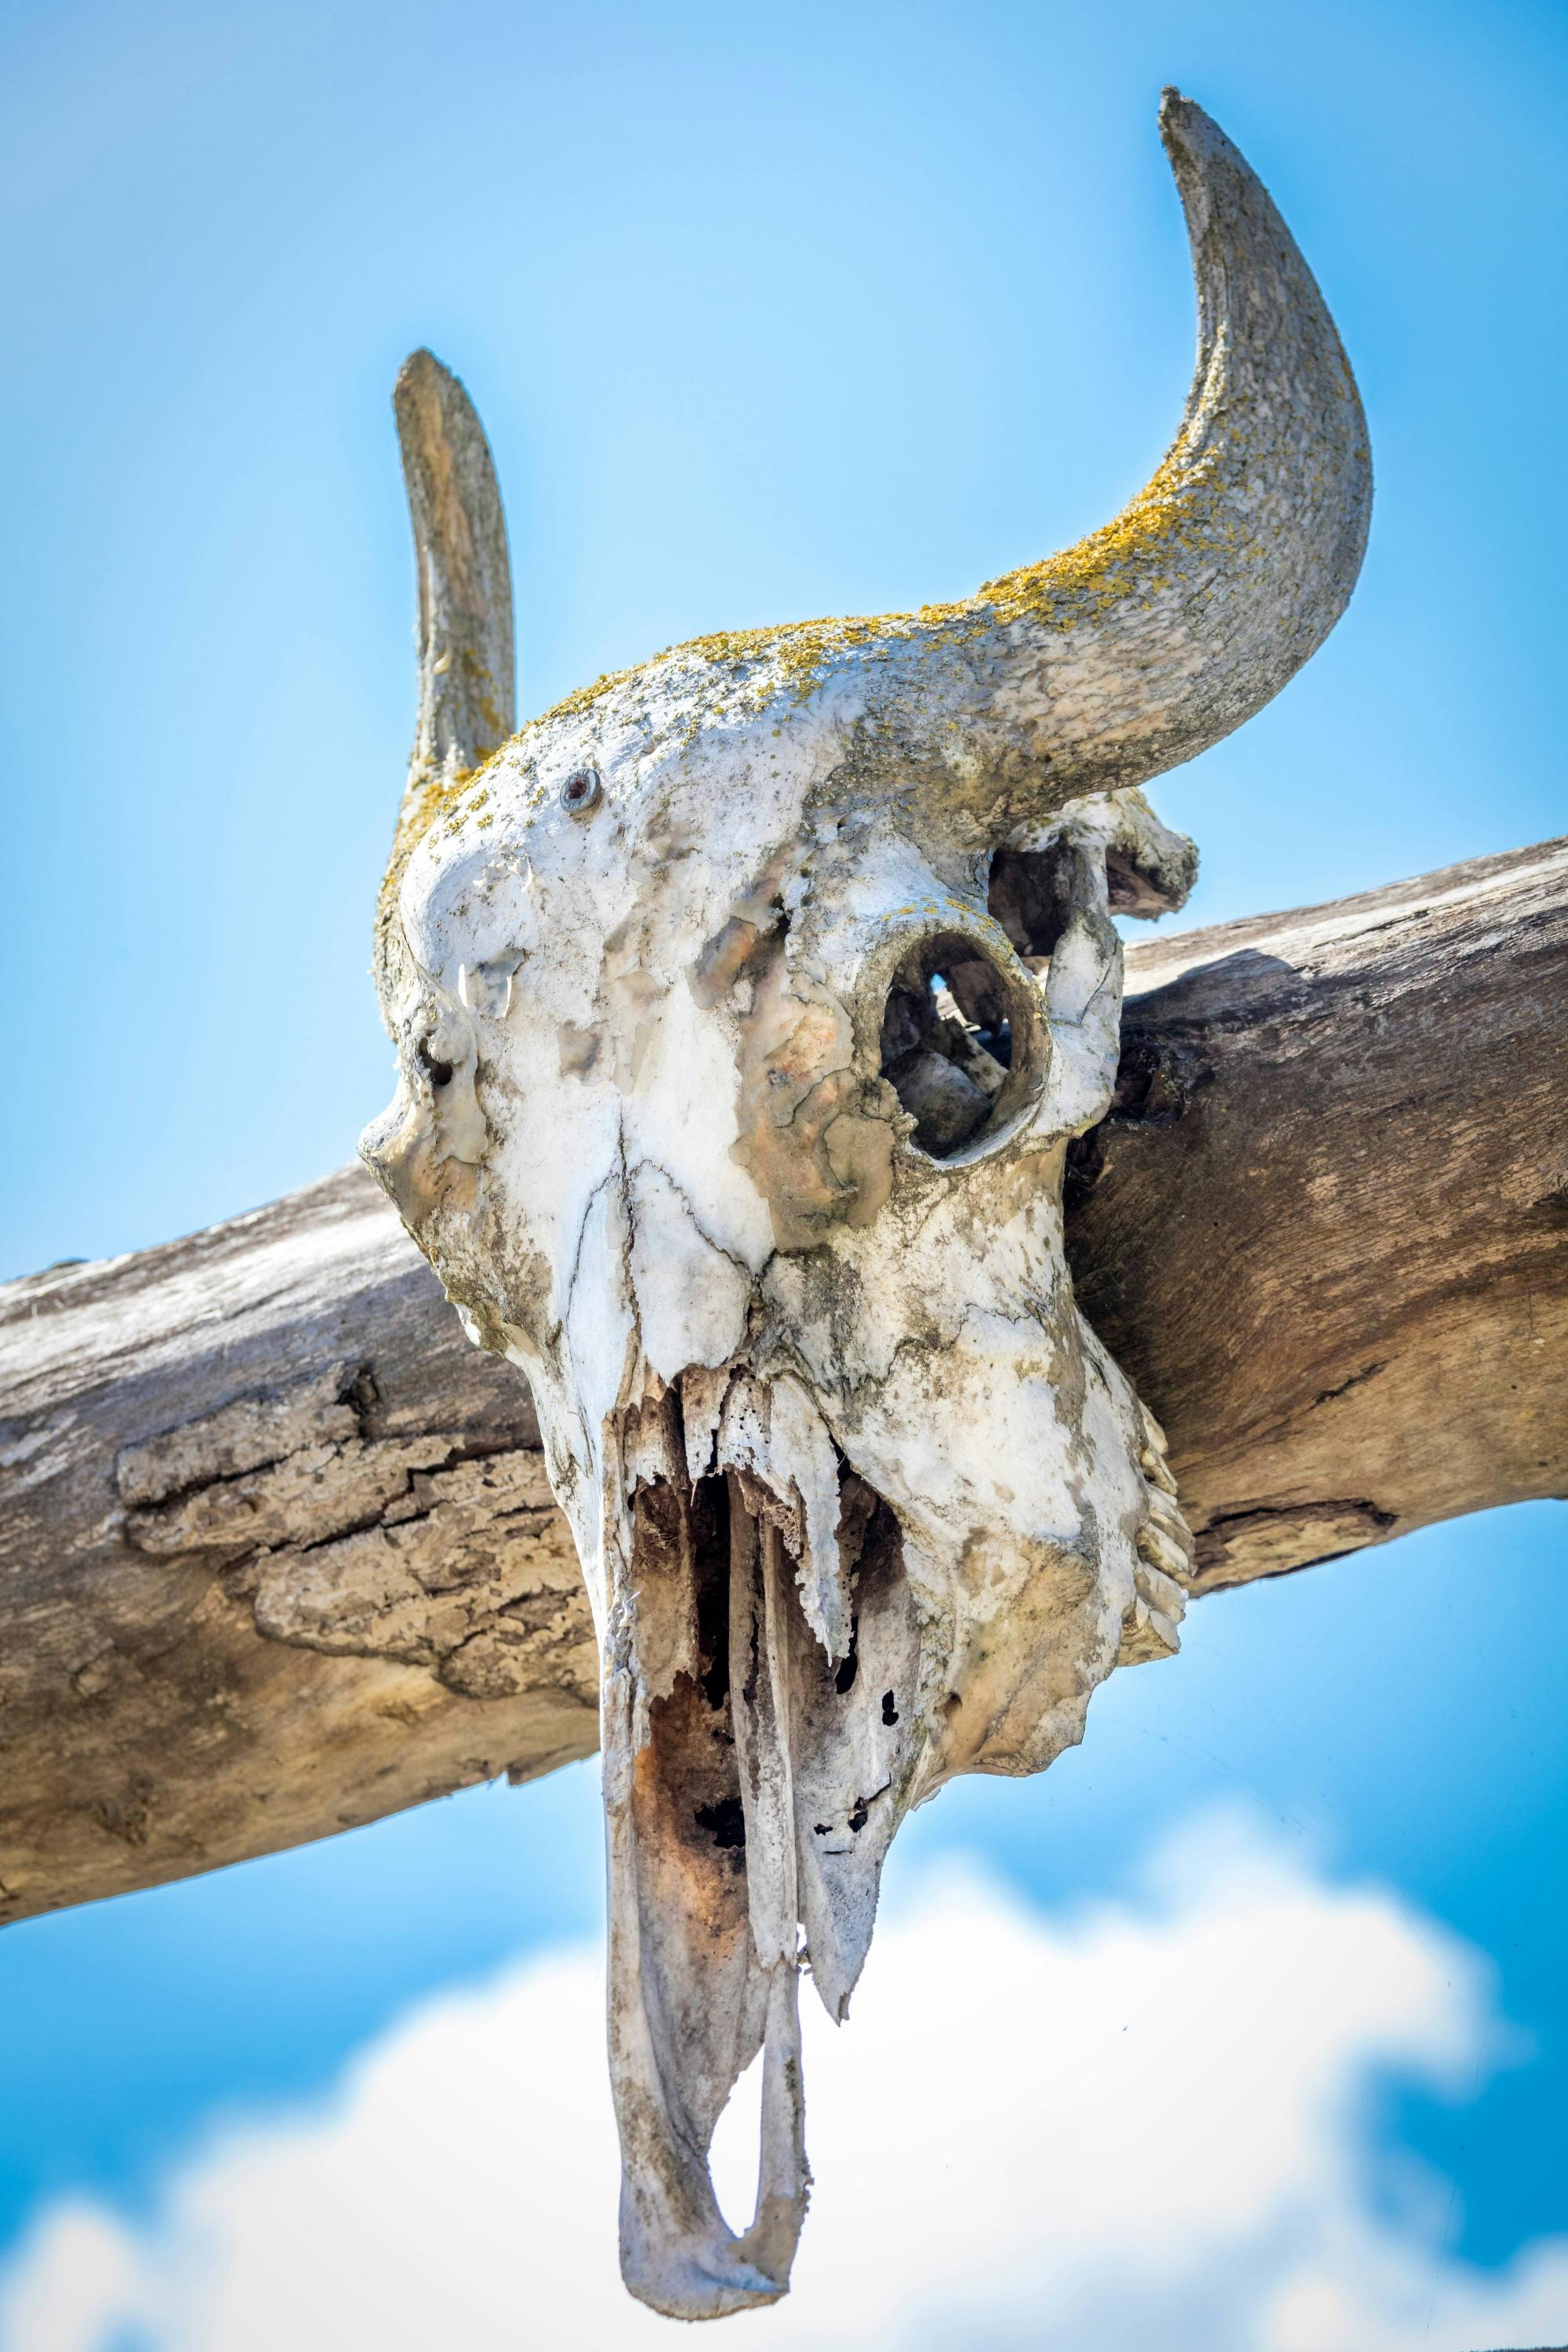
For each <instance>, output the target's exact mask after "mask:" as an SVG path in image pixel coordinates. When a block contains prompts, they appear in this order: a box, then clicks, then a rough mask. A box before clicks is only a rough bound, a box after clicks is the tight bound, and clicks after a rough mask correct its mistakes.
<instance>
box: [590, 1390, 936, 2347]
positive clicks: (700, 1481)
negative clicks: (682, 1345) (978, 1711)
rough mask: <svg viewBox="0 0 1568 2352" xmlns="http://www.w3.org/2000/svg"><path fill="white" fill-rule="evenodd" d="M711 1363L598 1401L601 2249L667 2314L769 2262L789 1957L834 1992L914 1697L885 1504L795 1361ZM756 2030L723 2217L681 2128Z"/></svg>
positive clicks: (719, 2093) (717, 2293) (776, 2198)
mask: <svg viewBox="0 0 1568 2352" xmlns="http://www.w3.org/2000/svg"><path fill="white" fill-rule="evenodd" d="M722 1377H723V1376H721V1379H720V1381H715V1378H714V1376H713V1375H712V1374H711V1373H701V1374H698V1375H695V1376H692V1377H690V1378H689V1380H688V1381H687V1382H685V1383H684V1384H683V1390H684V1394H683V1393H681V1392H678V1391H668V1390H663V1391H661V1392H658V1393H656V1394H655V1395H653V1396H652V1397H651V1398H646V1399H645V1401H644V1402H642V1403H641V1405H640V1406H638V1407H637V1408H634V1409H633V1410H632V1411H631V1412H629V1413H628V1414H626V1417H625V1419H624V1422H623V1424H622V1428H621V1431H620V1433H619V1435H620V1445H619V1448H618V1451H619V1454H620V1459H621V1464H622V1467H623V1474H624V1476H625V1478H626V1482H627V1483H626V1491H627V1495H628V1501H627V1507H626V1510H625V1512H624V1513H623V1514H622V1532H623V1538H624V1542H623V1546H622V1547H619V1548H618V1549H620V1551H621V1557H622V1559H624V1561H625V1565H626V1573H625V1575H624V1576H616V1577H615V1578H614V1580H613V1582H612V1589H611V1592H610V1594H609V1596H608V1598H609V1622H608V1624H607V1627H606V1661H605V1677H604V1697H603V1722H602V1739H603V1748H604V1776H605V1816H606V1823H607V1830H608V1852H609V1903H610V2003H609V2006H610V2045H611V2062H612V2063H611V2071H612V2074H613V2077H614V2081H615V2085H616V2116H617V2122H618V2125H619V2128H620V2136H621V2149H622V2158H623V2167H624V2174H623V2189H622V2198H621V2251H622V2265H623V2269H624V2271H625V2274H626V2283H627V2284H628V2285H629V2286H630V2287H631V2288H632V2290H633V2292H634V2293H635V2294H637V2295H639V2296H640V2297H641V2298H642V2300H643V2301H645V2302H647V2303H650V2304H652V2305H654V2307H655V2308H656V2309H658V2310H659V2311H662V2312H665V2313H667V2314H668V2315H670V2316H671V2317H674V2318H682V2319H700V2318H717V2317H720V2316H721V2315H723V2314H725V2313H727V2312H731V2311H737V2310H742V2309H744V2308H746V2307H748V2306H750V2305H758V2304H764V2303H772V2302H773V2301H775V2300H776V2299H777V2298H778V2297H779V2296H780V2295H781V2294H784V2291H785V2289H786V2288H787V2286H788V2284H789V2272H790V2264H791V2263H792V2261H793V2259H794V2255H795V2244H796V2242H797V2240H798V2238H799V2235H800V2230H801V2225H802V2222H803V2221H804V2220H805V2207H806V2200H807V2196H808V2192H809V2188H810V2179H811V2176H810V2172H809V2170H808V2168H807V2166H806V2161H805V2137H804V2132H805V2126H804V2092H803V2084H802V2077H801V2056H800V2021H799V2013H798V1994H799V1978H800V1971H801V1969H802V1966H803V1965H809V1967H810V1969H811V1971H812V1975H813V1978H814V1979H815V1981H816V1987H817V1990H818V1992H819V1993H820V1995H821V1997H822V1999H823V2001H824V2003H825V2005H826V2007H827V2009H828V2011H829V2013H830V2014H831V2015H832V2016H833V2017H835V2018H836V2019H839V2018H842V2017H843V2015H844V2013H845V2010H846V2008H847V2002H848V1998H849V1993H850V1991H851V1990H852V1988H853V1985H854V1982H855V1979H856V1978H857V1977H858V1974H859V1970H860V1966H861V1963H862V1961H863V1960H864V1958H865V1954H866V1948H867V1946H868V1943H869V1940H870V1932H871V1925H872V1920H873V1917H874V1916H875V1910H876V1899H877V1882H878V1878H879V1874H880V1870H881V1864H882V1860H883V1857H884V1855H885V1854H886V1852H887V1848H888V1844H889V1841H890V1839H891V1836H892V1832H893V1829H894V1827H895V1826H896V1822H897V1820H898V1817H899V1814H900V1811H901V1805H900V1796H901V1795H902V1793H903V1792H904V1791H905V1790H907V1789H908V1787H909V1785H910V1780H911V1778H912V1772H913V1767H914V1762H915V1757H914V1753H913V1749H914V1742H913V1739H912V1738H911V1727H912V1726H913V1725H914V1723H915V1721H916V1720H917V1715H916V1709H915V1707H914V1705H913V1698H914V1681H915V1676H916V1674H917V1672H918V1660H919V1644H918V1635H917V1631H916V1627H915V1622H914V1617H913V1612H912V1609H911V1607H910V1600H909V1592H908V1587H907V1585H906V1584H905V1582H904V1579H903V1575H902V1570H901V1564H900V1559H899V1546H898V1537H897V1530H896V1524H895V1522H894V1521H893V1520H892V1517H891V1514H890V1513H889V1512H888V1511H887V1509H886V1508H885V1507H883V1506H881V1505H880V1504H879V1502H878V1500H877V1498H876V1497H875V1496H873V1495H872V1494H871V1493H870V1491H869V1489H868V1488H867V1487H865V1486H863V1485H862V1484H861V1482H860V1481H859V1480H858V1479H857V1478H855V1477H854V1476H853V1475H851V1474H847V1473H842V1474H841V1472H840V1469H839V1465H838V1462H837V1455H836V1454H835V1451H834V1449H833V1446H832V1442H831V1440H830V1439H829V1438H828V1436H827V1433H826V1428H825V1427H824V1426H823V1424H822V1423H821V1422H820V1420H819V1419H817V1417H816V1413H815V1409H814V1408H813V1407H812V1406H811V1404H810V1402H809V1400H808V1399H807V1398H806V1397H805V1391H803V1390H801V1389H800V1388H799V1386H798V1383H796V1382H795V1381H792V1380H790V1379H789V1378H788V1377H787V1376H786V1377H785V1378H784V1379H783V1380H781V1381H779V1382H778V1383H776V1384H769V1383H765V1382H763V1381H758V1380H756V1379H755V1378H754V1377H752V1375H750V1374H749V1373H746V1372H743V1371H737V1372H735V1373H733V1374H732V1375H731V1376H730V1377H729V1381H728V1385H727V1387H726V1386H723V1385H722ZM659 1385H660V1384H658V1383H654V1384H653V1386H654V1387H655V1389H656V1390H658V1389H659ZM683 1403H684V1404H685V1406H686V1411H685V1412H683V1410H682V1407H683ZM803 1440H805V1443H804V1444H803V1443H802V1441H803ZM692 1455H695V1457H696V1463H697V1465H700V1466H699V1467H698V1468H697V1472H696V1475H695V1476H693V1475H692V1467H691V1464H690V1457H691V1456H692ZM825 1474H826V1476H825ZM830 1627H831V1628H832V1629H833V1630H832V1632H831V1633H830V1632H829V1631H828V1629H829V1628H830ZM802 1927H804V1928H805V1946H804V1948H803V1947H802V1940H801V1929H802ZM759 2049H761V2050H762V2052H763V2092H762V2127H761V2148H760V2160H759V2168H758V2181H757V2196H756V2206H755V2210H754V2213H753V2215H752V2221H751V2223H750V2225H749V2227H748V2228H747V2229H746V2230H745V2231H743V2232H742V2233H740V2234H738V2235H737V2234H736V2233H734V2232H732V2231H731V2230H730V2228H729V2226H728V2225H727V2223H726V2222H725V2221H724V2218H723V2216H722V2214H721V2212H720V2210H719V2207H718V2203H717V2200H716V2199H715V2196H714V2192H713V2187H712V2182H711V2179H710V2175H709V2169H708V2150H709V2147H710V2142H711V2139H712V2136H713V2130H714V2126H715V2125H716V2124H717V2122H718V2119H719V2116H720V2115H721V2112H722V2110H723V2107H724V2105H725V2103H726V2101H727V2100H728V2098H729V2096H730V2094H731V2091H732V2089H733V2088H734V2085H735V2084H736V2083H737V2082H738V2081H739V2079H740V2077H741V2075H742V2074H743V2073H744V2071H745V2069H746V2067H747V2066H748V2065H749V2064H750V2063H751V2062H752V2059H753V2057H754V2056H755V2055H756V2053H757V2052H758V2050H759Z"/></svg>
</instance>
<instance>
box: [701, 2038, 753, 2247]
mask: <svg viewBox="0 0 1568 2352" xmlns="http://www.w3.org/2000/svg"><path fill="white" fill-rule="evenodd" d="M762 2121H763V2053H762V2051H760V2050H759V2051H758V2053H757V2054H756V2056H755V2057H754V2058H753V2059H752V2061H751V2063H750V2064H749V2065H748V2066H747V2067H746V2070H745V2072H744V2073H743V2074H742V2075H741V2077H740V2079H739V2080H738V2082H737V2083H736V2084H735V2087H734V2089H733V2090H732V2091H731V2094H730V2095H729V2097H728V2099H726V2101H725V2102H724V2105H723V2106H722V2108H721V2110H720V2115H719V2120H718V2122H717V2124H716V2125H715V2126H714V2127H713V2140H712V2145H711V2147H710V2149H709V2155H708V2162H709V2168H710V2172H711V2174H712V2178H713V2189H714V2194H715V2195H716V2196H717V2198H718V2200H719V2210H720V2211H721V2212H722V2213H749V2212H750V2211H751V2210H752V2198H753V2197H754V2195H755V2194H756V2187H757V2146H758V2142H759V2140H760V2138H761V2137H762Z"/></svg>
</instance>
